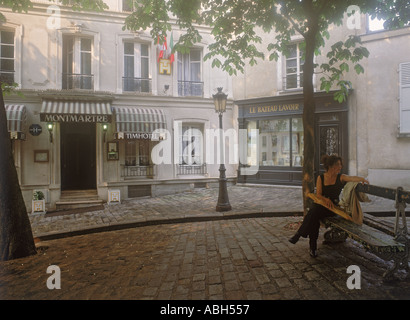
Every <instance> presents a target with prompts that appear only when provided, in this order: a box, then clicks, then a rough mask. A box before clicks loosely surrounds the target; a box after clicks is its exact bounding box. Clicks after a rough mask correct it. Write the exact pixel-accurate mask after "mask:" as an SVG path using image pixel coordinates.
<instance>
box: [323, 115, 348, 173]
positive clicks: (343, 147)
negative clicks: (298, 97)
mask: <svg viewBox="0 0 410 320" xmlns="http://www.w3.org/2000/svg"><path fill="white" fill-rule="evenodd" d="M316 137H317V138H316V154H315V181H316V178H317V176H318V175H319V174H321V173H323V172H325V168H324V167H323V164H321V163H320V159H321V158H322V156H323V155H324V154H327V155H332V154H337V155H338V156H340V157H341V158H342V161H343V168H342V171H341V173H347V172H348V167H347V166H348V155H347V150H348V145H347V141H348V139H347V113H346V112H337V113H336V112H335V113H327V114H319V115H318V116H317V119H316Z"/></svg>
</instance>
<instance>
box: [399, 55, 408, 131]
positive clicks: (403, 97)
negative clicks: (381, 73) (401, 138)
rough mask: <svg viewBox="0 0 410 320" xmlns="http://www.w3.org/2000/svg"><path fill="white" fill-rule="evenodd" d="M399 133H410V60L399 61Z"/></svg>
mask: <svg viewBox="0 0 410 320" xmlns="http://www.w3.org/2000/svg"><path fill="white" fill-rule="evenodd" d="M399 78H400V133H410V62H406V63H400V65H399Z"/></svg>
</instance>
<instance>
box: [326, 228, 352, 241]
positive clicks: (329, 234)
mask: <svg viewBox="0 0 410 320" xmlns="http://www.w3.org/2000/svg"><path fill="white" fill-rule="evenodd" d="M323 237H324V241H323V243H324V244H326V243H337V242H344V241H346V239H347V234H346V232H344V231H342V230H340V229H338V228H330V230H328V231H326V232H325V233H324V235H323Z"/></svg>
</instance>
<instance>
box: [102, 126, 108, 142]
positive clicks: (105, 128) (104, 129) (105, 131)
mask: <svg viewBox="0 0 410 320" xmlns="http://www.w3.org/2000/svg"><path fill="white" fill-rule="evenodd" d="M102 129H103V132H104V142H105V134H106V133H107V130H108V123H103V125H102Z"/></svg>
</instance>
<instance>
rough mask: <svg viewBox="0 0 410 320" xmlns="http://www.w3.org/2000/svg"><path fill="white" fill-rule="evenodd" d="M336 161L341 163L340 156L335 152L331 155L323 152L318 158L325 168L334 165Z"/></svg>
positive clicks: (327, 168)
mask: <svg viewBox="0 0 410 320" xmlns="http://www.w3.org/2000/svg"><path fill="white" fill-rule="evenodd" d="M338 161H340V163H341V164H342V165H343V161H342V158H341V157H339V156H338V155H336V154H332V155H331V156H329V155H327V154H324V155H323V156H322V158H321V159H320V162H321V163H323V166H324V167H325V170H326V171H327V170H329V168H330V167H332V166H334V165H335V164H336V163H337V162H338Z"/></svg>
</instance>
